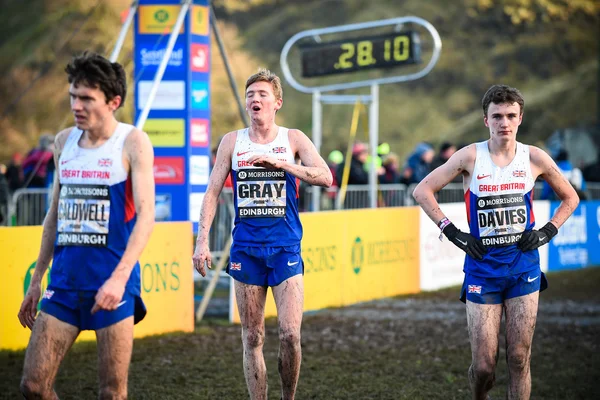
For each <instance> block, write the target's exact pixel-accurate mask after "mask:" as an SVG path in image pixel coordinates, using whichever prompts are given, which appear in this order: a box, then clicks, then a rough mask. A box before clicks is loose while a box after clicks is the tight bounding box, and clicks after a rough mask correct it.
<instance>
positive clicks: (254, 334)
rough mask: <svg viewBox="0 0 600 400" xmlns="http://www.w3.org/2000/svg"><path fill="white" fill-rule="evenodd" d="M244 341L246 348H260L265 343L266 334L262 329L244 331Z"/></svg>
mask: <svg viewBox="0 0 600 400" xmlns="http://www.w3.org/2000/svg"><path fill="white" fill-rule="evenodd" d="M242 341H243V342H244V347H246V348H250V349H256V348H260V347H262V345H263V344H264V342H265V332H264V331H263V330H261V329H244V330H243V332H242Z"/></svg>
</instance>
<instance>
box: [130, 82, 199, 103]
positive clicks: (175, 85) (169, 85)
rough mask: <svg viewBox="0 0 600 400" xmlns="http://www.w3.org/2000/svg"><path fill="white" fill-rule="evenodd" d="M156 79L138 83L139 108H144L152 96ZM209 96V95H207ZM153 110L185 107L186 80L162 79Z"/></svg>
mask: <svg viewBox="0 0 600 400" xmlns="http://www.w3.org/2000/svg"><path fill="white" fill-rule="evenodd" d="M153 84H154V81H140V82H139V83H138V92H137V95H138V110H143V109H144V107H145V106H146V102H147V101H148V97H149V96H150V91H151V90H152V85H153ZM207 96H208V95H207ZM150 109H151V110H183V109H185V81H162V82H160V83H159V85H158V90H157V91H156V96H154V101H153V102H152V107H151V108H150Z"/></svg>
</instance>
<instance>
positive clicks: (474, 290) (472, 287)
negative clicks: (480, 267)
mask: <svg viewBox="0 0 600 400" xmlns="http://www.w3.org/2000/svg"><path fill="white" fill-rule="evenodd" d="M469 293H479V294H481V286H477V285H469Z"/></svg>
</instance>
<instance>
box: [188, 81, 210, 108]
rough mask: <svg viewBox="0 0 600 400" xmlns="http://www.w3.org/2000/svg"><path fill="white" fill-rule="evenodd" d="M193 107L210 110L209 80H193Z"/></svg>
mask: <svg viewBox="0 0 600 400" xmlns="http://www.w3.org/2000/svg"><path fill="white" fill-rule="evenodd" d="M191 95H192V108H194V109H196V110H208V105H209V93H208V82H198V81H193V82H192V93H191Z"/></svg>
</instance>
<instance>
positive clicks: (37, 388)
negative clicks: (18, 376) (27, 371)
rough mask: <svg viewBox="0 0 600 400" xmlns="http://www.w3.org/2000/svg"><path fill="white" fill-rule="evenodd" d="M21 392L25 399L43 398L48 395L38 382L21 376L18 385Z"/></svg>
mask: <svg viewBox="0 0 600 400" xmlns="http://www.w3.org/2000/svg"><path fill="white" fill-rule="evenodd" d="M19 390H20V391H21V394H22V395H23V397H24V398H26V399H43V398H46V397H49V393H47V390H45V388H44V387H43V385H42V384H41V383H40V382H36V381H34V380H32V379H29V378H25V377H24V378H23V379H22V380H21V384H20V385H19Z"/></svg>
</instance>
